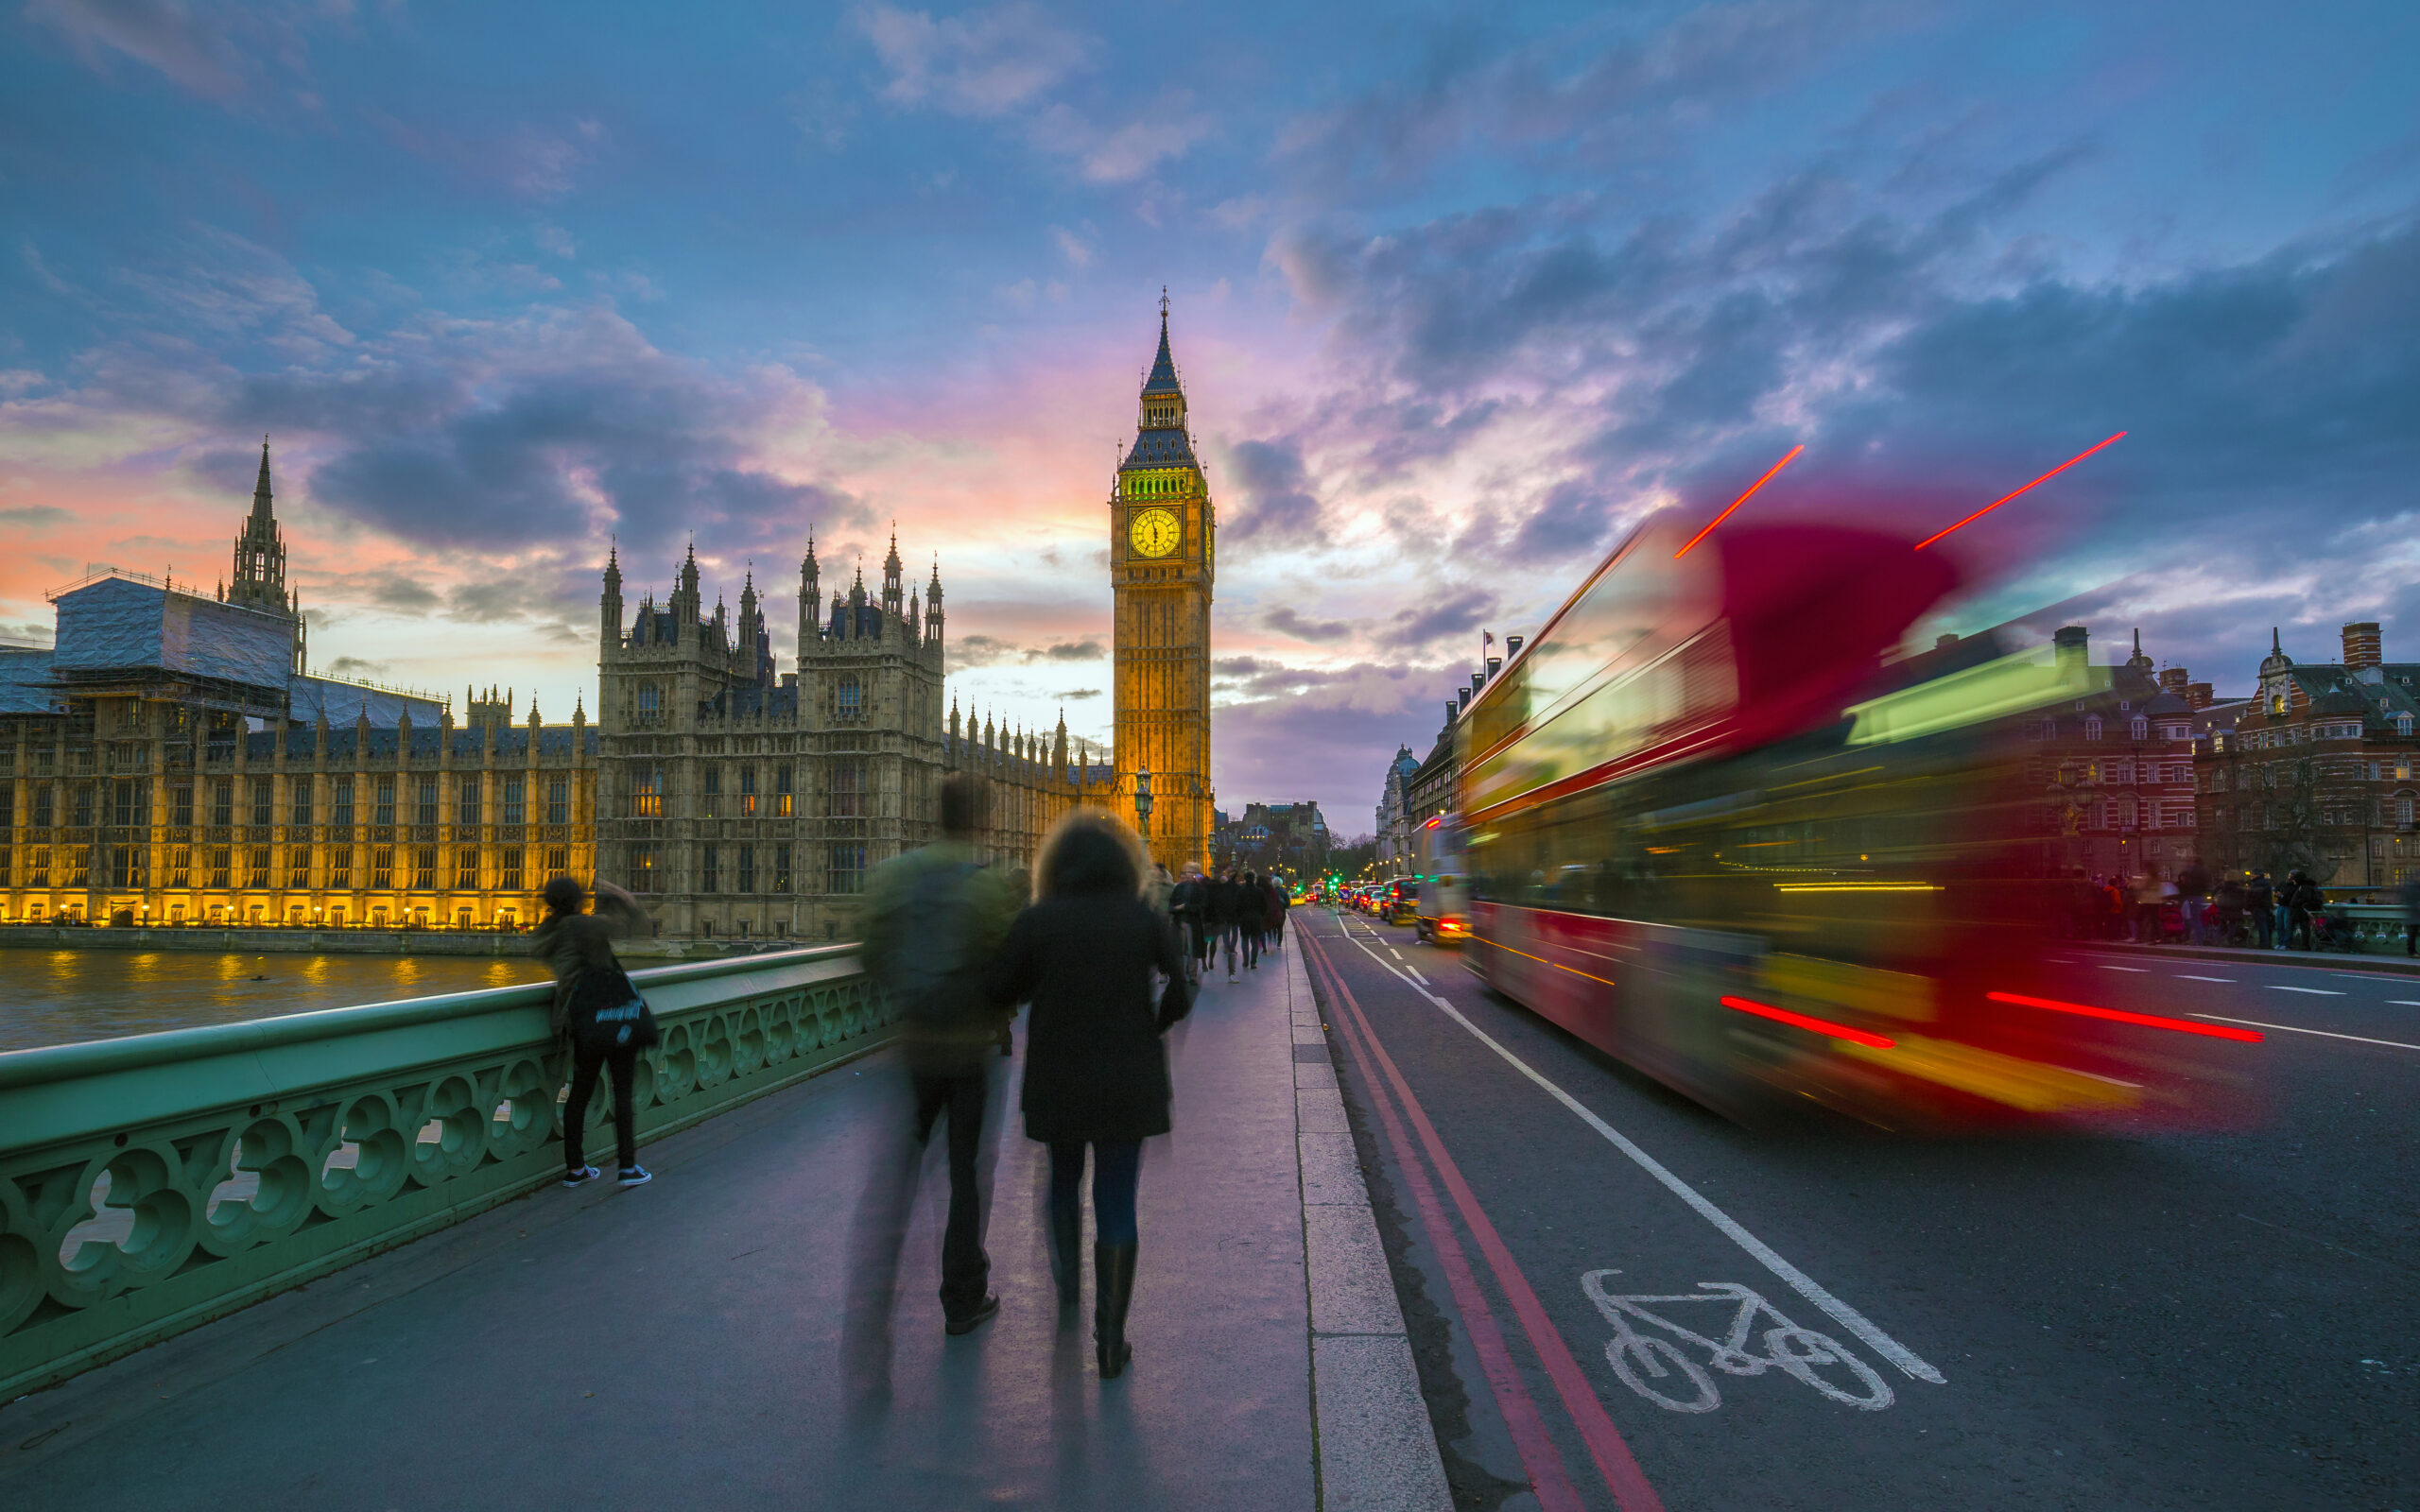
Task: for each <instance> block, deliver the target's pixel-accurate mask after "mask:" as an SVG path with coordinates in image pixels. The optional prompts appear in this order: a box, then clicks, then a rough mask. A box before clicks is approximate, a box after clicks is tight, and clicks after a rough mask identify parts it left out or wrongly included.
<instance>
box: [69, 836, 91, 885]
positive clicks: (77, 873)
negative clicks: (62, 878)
mask: <svg viewBox="0 0 2420 1512" xmlns="http://www.w3.org/2000/svg"><path fill="white" fill-rule="evenodd" d="M66 885H68V886H70V887H89V886H91V885H93V848H92V847H91V846H88V845H71V846H69V847H68V848H67V881H66Z"/></svg>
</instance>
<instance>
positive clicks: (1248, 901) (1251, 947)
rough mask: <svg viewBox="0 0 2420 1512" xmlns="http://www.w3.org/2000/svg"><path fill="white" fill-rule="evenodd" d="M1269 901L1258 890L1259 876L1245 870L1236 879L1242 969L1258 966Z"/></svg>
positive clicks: (1237, 934) (1237, 919) (1237, 929)
mask: <svg viewBox="0 0 2420 1512" xmlns="http://www.w3.org/2000/svg"><path fill="white" fill-rule="evenodd" d="M1268 912H1269V903H1268V900H1267V899H1266V897H1265V896H1264V895H1263V894H1262V892H1261V890H1260V878H1259V877H1258V876H1257V875H1256V874H1254V873H1253V872H1249V871H1247V872H1245V873H1244V874H1243V875H1242V876H1240V877H1238V878H1236V936H1237V937H1238V938H1239V939H1240V940H1241V941H1242V942H1243V948H1244V970H1245V971H1257V970H1258V969H1259V967H1260V942H1261V939H1262V938H1263V936H1265V934H1266V933H1267V919H1266V916H1267V914H1268Z"/></svg>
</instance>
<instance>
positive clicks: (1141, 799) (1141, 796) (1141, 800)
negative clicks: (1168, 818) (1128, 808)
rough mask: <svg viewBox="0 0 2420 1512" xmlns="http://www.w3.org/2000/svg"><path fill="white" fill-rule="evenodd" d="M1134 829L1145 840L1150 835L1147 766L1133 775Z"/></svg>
mask: <svg viewBox="0 0 2420 1512" xmlns="http://www.w3.org/2000/svg"><path fill="white" fill-rule="evenodd" d="M1134 827H1135V828H1136V829H1138V830H1141V831H1142V832H1143V834H1144V836H1145V838H1147V839H1148V838H1149V837H1150V833H1151V769H1150V767H1148V766H1146V767H1144V768H1143V769H1142V770H1141V771H1139V772H1136V773H1135V774H1134Z"/></svg>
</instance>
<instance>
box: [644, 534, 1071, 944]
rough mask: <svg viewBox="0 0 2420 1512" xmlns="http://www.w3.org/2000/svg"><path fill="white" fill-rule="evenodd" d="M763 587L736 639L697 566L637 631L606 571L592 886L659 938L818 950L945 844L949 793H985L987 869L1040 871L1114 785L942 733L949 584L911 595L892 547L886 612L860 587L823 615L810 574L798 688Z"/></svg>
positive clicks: (977, 735)
mask: <svg viewBox="0 0 2420 1512" xmlns="http://www.w3.org/2000/svg"><path fill="white" fill-rule="evenodd" d="M766 610H767V605H766V601H765V600H763V599H760V598H759V596H758V594H757V593H756V585H755V580H754V577H753V576H750V577H749V579H748V580H747V582H746V584H745V586H744V587H743V588H742V589H741V591H740V595H739V614H738V622H737V624H736V625H734V624H733V623H732V622H731V619H730V616H729V614H728V613H727V611H726V610H724V608H723V606H722V605H721V603H720V602H717V604H716V606H715V610H714V612H713V613H712V614H711V615H709V614H707V613H706V612H705V610H704V606H703V598H702V592H701V589H700V581H699V573H698V563H697V557H696V554H695V552H694V551H693V552H692V553H691V554H690V555H689V557H688V558H687V559H686V560H685V561H683V564H682V566H681V568H680V573H679V576H678V580H677V584H676V586H675V587H674V589H673V590H672V593H670V595H669V596H668V597H667V598H666V600H665V602H664V603H663V605H662V606H661V607H659V606H658V605H657V604H656V602H655V600H654V598H653V596H652V595H651V594H650V595H648V597H646V598H644V599H642V600H641V602H640V603H639V605H638V608H637V612H636V614H635V616H633V617H631V618H630V619H629V620H628V622H627V623H626V619H625V614H624V610H623V604H622V573H621V564H620V558H619V555H618V554H616V555H615V556H614V557H613V558H610V559H609V560H608V562H607V564H606V568H605V591H604V595H603V600H602V604H601V615H600V626H599V637H600V638H599V649H600V653H601V660H600V662H599V668H598V683H599V687H598V698H597V710H598V726H599V729H600V730H601V732H602V739H603V747H602V752H601V763H602V771H603V775H602V779H601V781H602V787H601V792H602V794H603V798H602V802H603V805H604V807H603V813H602V816H601V817H600V818H599V820H598V825H597V842H598V846H599V852H600V857H601V860H600V875H602V876H604V877H605V878H607V879H608V880H611V881H614V882H618V883H620V884H621V885H625V886H628V887H629V888H630V889H631V891H633V892H635V893H637V894H639V895H640V898H641V901H642V902H644V903H645V904H646V905H647V908H648V914H649V915H650V917H651V918H652V919H654V921H655V927H656V930H657V932H658V933H659V934H661V935H665V936H686V937H704V938H714V937H731V938H772V939H807V940H827V939H846V938H850V937H852V936H854V935H855V933H856V911H857V906H858V897H859V894H860V892H861V891H862V889H863V887H864V885H865V878H866V873H867V872H869V871H871V870H872V869H873V868H874V867H876V866H879V865H880V864H881V863H882V862H884V861H885V860H888V859H889V858H890V857H892V856H895V855H897V854H899V853H900V852H901V851H908V850H913V849H914V848H916V847H918V846H922V845H927V844H930V843H931V842H932V841H934V840H936V839H938V838H939V837H940V826H939V816H940V799H939V789H940V783H941V780H942V775H943V773H945V772H947V771H949V770H951V769H953V768H957V767H964V768H966V769H970V770H976V771H979V772H981V773H982V774H983V775H984V776H985V777H986V778H987V779H988V786H989V789H990V791H989V804H988V825H987V828H986V830H985V832H984V833H983V834H982V835H981V836H980V837H979V843H978V854H980V856H981V857H982V858H983V859H985V860H988V861H992V862H994V863H995V864H999V865H1003V866H1007V867H1011V868H1017V867H1027V868H1029V867H1030V866H1031V865H1032V862H1033V858H1034V855H1035V852H1036V851H1038V849H1039V847H1040V843H1041V837H1042V834H1043V833H1044V832H1045V831H1046V829H1047V828H1048V826H1049V825H1050V824H1051V823H1052V822H1053V821H1054V820H1056V819H1057V817H1058V816H1059V815H1060V814H1062V813H1063V812H1064V811H1065V810H1066V809H1067V808H1068V807H1069V806H1070V805H1071V804H1073V803H1077V802H1080V801H1083V800H1084V799H1085V798H1086V797H1087V795H1088V793H1089V794H1090V796H1093V797H1096V798H1099V797H1106V796H1107V786H1108V773H1107V771H1106V770H1105V769H1102V768H1092V767H1087V766H1083V765H1071V764H1070V763H1069V761H1068V759H1067V746H1066V731H1065V728H1064V726H1063V725H1062V727H1061V729H1060V730H1059V734H1058V740H1057V743H1056V746H1055V747H1053V748H1050V749H1046V748H1045V747H1044V746H1043V745H1042V743H1041V742H1040V740H1039V739H1037V738H1035V737H1031V736H1026V735H1018V734H1013V733H1011V732H1010V731H1008V730H999V729H997V728H996V727H994V726H992V725H991V724H990V723H989V722H988V721H987V722H986V723H985V725H984V726H983V727H982V728H981V729H980V730H975V729H971V728H969V729H965V730H963V731H962V732H961V729H960V719H959V713H958V712H957V711H956V710H955V709H953V710H952V711H951V712H950V716H949V722H948V727H947V728H946V729H945V728H944V725H943V721H942V679H943V673H944V641H943V619H942V582H941V569H940V567H939V565H938V564H936V565H935V567H934V569H933V576H932V579H931V581H930V582H928V583H927V584H926V585H925V589H924V592H923V595H922V598H921V600H920V599H919V598H918V596H917V595H915V594H913V593H908V591H907V589H906V585H905V583H904V581H903V577H902V571H901V563H900V559H899V543H898V541H897V540H896V539H895V538H894V539H893V540H892V541H891V544H890V555H889V556H888V557H887V558H885V560H884V563H883V576H882V586H881V590H880V595H879V597H878V598H877V597H873V596H871V595H870V594H869V593H868V591H867V588H866V583H865V578H864V575H863V574H862V573H859V574H857V575H856V580H855V581H854V582H852V583H851V585H850V587H849V590H848V592H847V593H845V594H844V593H841V592H840V591H839V590H838V588H837V587H836V588H835V589H834V590H833V593H832V595H831V598H830V601H829V603H828V605H827V604H826V603H825V601H824V600H823V598H822V596H821V569H820V567H819V565H818V563H817V561H816V558H815V548H814V543H813V542H812V541H810V542H809V543H808V545H807V550H806V555H805V557H804V559H802V560H801V562H800V563H799V586H798V657H797V664H796V669H795V670H794V671H790V672H781V673H777V672H776V670H775V666H774V659H773V654H772V647H771V637H770V634H769V631H768V629H767V626H766V619H765V614H766Z"/></svg>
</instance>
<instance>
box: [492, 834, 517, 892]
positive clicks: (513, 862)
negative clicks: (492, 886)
mask: <svg viewBox="0 0 2420 1512" xmlns="http://www.w3.org/2000/svg"><path fill="white" fill-rule="evenodd" d="M496 860H497V861H498V863H500V864H499V865H498V867H497V868H496V869H497V870H498V871H499V872H501V873H502V875H501V876H499V877H498V878H497V879H496V885H497V886H498V887H499V889H501V890H502V891H505V892H520V891H522V890H523V887H522V880H523V879H522V875H521V848H520V847H519V846H517V845H509V846H506V847H505V848H504V851H503V852H502V853H501V854H499V855H498V856H497V857H496Z"/></svg>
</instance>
